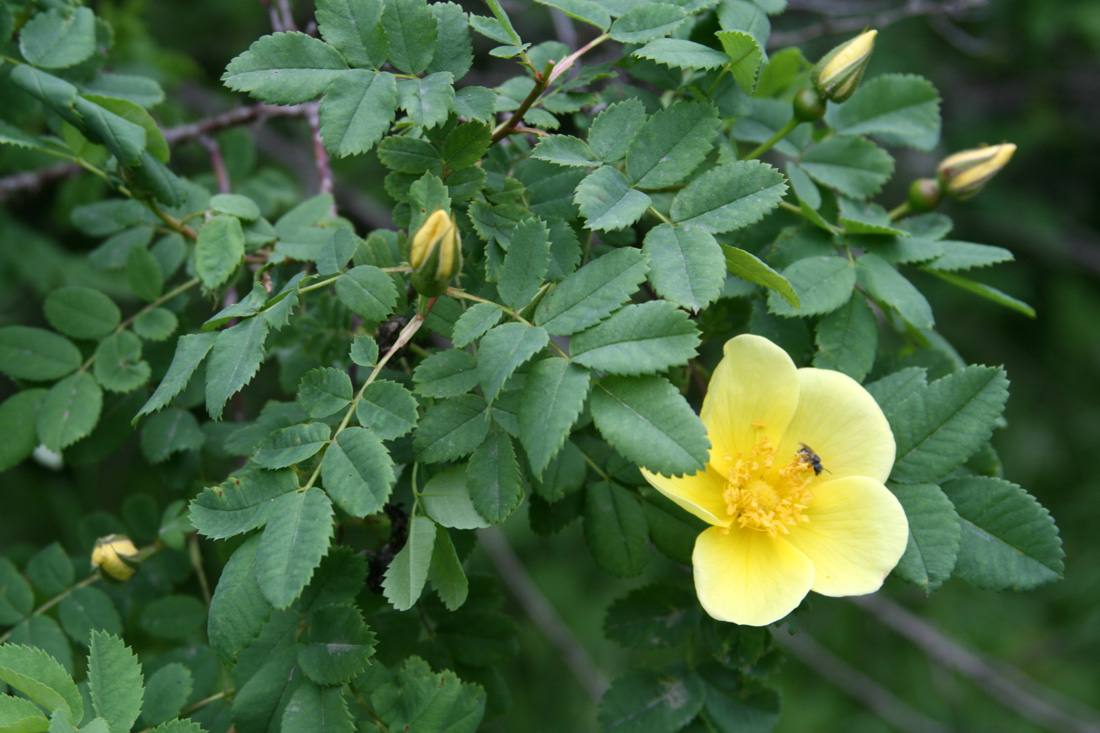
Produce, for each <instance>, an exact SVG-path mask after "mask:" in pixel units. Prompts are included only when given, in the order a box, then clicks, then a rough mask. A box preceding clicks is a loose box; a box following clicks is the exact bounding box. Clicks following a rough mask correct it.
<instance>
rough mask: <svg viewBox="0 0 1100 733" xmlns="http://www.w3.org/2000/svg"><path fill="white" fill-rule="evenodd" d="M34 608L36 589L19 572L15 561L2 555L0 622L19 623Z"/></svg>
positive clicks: (0, 560) (7, 624)
mask: <svg viewBox="0 0 1100 733" xmlns="http://www.w3.org/2000/svg"><path fill="white" fill-rule="evenodd" d="M33 609H34V591H33V590H31V585H30V583H28V582H27V580H26V578H24V577H23V576H22V575H20V574H19V570H18V569H16V567H15V563H13V562H12V561H11V560H9V559H8V558H6V557H0V623H2V624H4V625H5V626H10V625H14V624H17V623H19V622H20V621H22V620H23V619H24V618H26V617H27V616H29V615H30V613H31V611H32V610H33Z"/></svg>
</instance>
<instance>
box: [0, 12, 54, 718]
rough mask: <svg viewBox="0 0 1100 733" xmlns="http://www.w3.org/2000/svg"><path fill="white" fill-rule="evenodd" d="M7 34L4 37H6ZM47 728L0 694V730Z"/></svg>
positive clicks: (20, 701) (36, 714)
mask: <svg viewBox="0 0 1100 733" xmlns="http://www.w3.org/2000/svg"><path fill="white" fill-rule="evenodd" d="M0 12H3V11H0ZM9 34H10V31H9ZM9 34H5V36H4V37H5V38H7V37H8V35H9ZM49 728H50V720H49V718H47V717H46V716H45V714H44V713H43V712H42V709H41V708H39V707H38V706H37V705H35V704H34V703H33V702H31V701H30V700H27V699H26V698H22V697H12V696H11V695H2V696H0V730H5V731H8V732H9V733H45V732H46V731H48V730H49Z"/></svg>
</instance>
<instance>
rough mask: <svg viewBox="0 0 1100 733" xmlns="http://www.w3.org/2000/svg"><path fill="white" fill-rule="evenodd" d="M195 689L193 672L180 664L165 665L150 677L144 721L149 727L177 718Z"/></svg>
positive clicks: (143, 715)
mask: <svg viewBox="0 0 1100 733" xmlns="http://www.w3.org/2000/svg"><path fill="white" fill-rule="evenodd" d="M193 687H194V680H193V679H192V677H191V670H189V669H188V668H187V667H185V666H184V665H183V664H181V663H179V662H173V663H171V664H166V665H164V666H163V667H161V668H160V669H158V670H157V671H156V672H154V673H153V674H152V675H150V676H149V682H148V684H147V685H146V690H145V691H146V693H147V695H148V700H147V701H146V703H145V707H144V709H143V710H142V711H141V717H142V719H143V720H144V721H145V722H146V723H148V724H149V725H157V724H158V723H165V722H167V721H169V720H171V719H172V718H175V717H176V716H177V715H179V712H180V710H181V709H183V706H184V705H186V704H187V698H189V697H190V696H191V690H192V689H193Z"/></svg>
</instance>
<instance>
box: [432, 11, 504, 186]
mask: <svg viewBox="0 0 1100 733" xmlns="http://www.w3.org/2000/svg"><path fill="white" fill-rule="evenodd" d="M432 7H433V8H437V7H441V6H440V5H432ZM464 22H465V21H464ZM492 139H493V131H492V129H490V127H489V126H488V125H486V124H485V123H483V122H464V123H462V124H461V125H458V126H456V127H455V128H454V129H453V130H451V132H450V133H448V134H447V139H446V140H444V141H443V148H442V154H443V160H444V161H446V163H447V167H448V168H449V169H451V170H458V169H460V168H469V167H470V166H472V165H476V164H477V162H478V161H479V160H481V158H482V156H483V155H485V151H487V150H488V149H489V144H490V142H491V141H492Z"/></svg>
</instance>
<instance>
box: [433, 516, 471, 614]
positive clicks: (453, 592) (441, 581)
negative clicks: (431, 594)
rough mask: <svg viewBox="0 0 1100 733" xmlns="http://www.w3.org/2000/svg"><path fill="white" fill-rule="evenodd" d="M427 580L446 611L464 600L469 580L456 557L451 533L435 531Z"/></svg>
mask: <svg viewBox="0 0 1100 733" xmlns="http://www.w3.org/2000/svg"><path fill="white" fill-rule="evenodd" d="M428 581H429V582H430V583H431V584H432V588H434V589H435V592H436V593H437V594H438V595H439V600H441V601H442V602H443V605H444V606H445V607H446V608H447V610H448V611H455V610H457V609H458V608H459V607H461V606H462V604H463V603H465V602H466V596H467V595H468V594H469V590H470V582H469V580H468V579H467V578H466V572H465V571H464V570H463V569H462V561H461V560H459V558H458V552H457V551H456V550H455V546H454V543H453V542H452V541H451V535H450V534H449V533H448V532H446V531H438V530H437V531H436V534H435V547H434V548H433V550H432V562H431V564H430V565H429V566H428Z"/></svg>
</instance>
